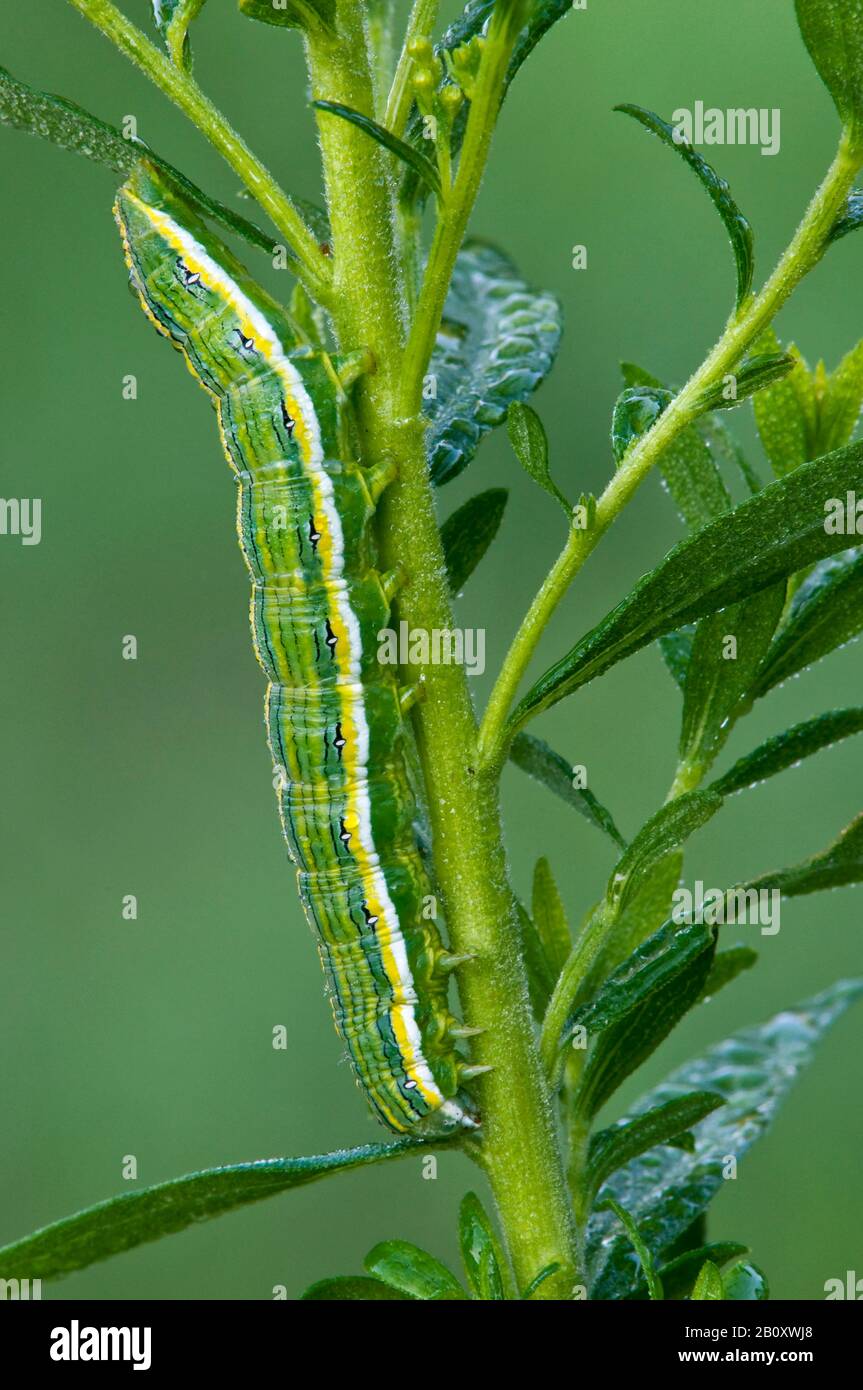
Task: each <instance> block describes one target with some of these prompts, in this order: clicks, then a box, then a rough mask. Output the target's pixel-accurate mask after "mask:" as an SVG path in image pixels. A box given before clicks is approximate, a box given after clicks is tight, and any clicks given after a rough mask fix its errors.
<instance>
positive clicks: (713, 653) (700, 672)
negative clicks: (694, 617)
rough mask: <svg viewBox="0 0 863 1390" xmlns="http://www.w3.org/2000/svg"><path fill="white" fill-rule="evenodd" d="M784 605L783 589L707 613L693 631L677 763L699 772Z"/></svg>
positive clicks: (730, 722) (723, 735) (721, 739)
mask: <svg viewBox="0 0 863 1390" xmlns="http://www.w3.org/2000/svg"><path fill="white" fill-rule="evenodd" d="M784 606H785V585H784V584H775V585H773V587H772V588H769V589H762V590H761V591H760V593H757V594H753V595H752V596H751V598H746V599H743V600H742V601H741V602H740V603H734V604H731V605H730V606H729V607H728V608H724V609H723V610H722V611H721V612H720V613H711V614H709V615H708V616H707V617H706V618H702V619H701V622H700V623H699V624H698V627H697V628H696V630H695V640H694V642H693V644H692V655H691V660H690V661H689V664H688V667H687V674H686V684H685V685H684V688H683V719H682V723H681V730H680V747H679V753H680V760H681V764H685V765H686V766H688V767H690V768H697V769H699V770H700V772H701V773H703V772H705V771H706V770H707V769H708V768H709V767H711V766H712V764H713V762H714V760H715V759H716V756H717V754H718V753H719V751H720V749H721V748H722V747H723V745H724V744H725V742H726V740H727V739H728V736H729V734H730V733H731V731H732V729H733V727H734V720H735V717H736V715H737V713H738V712H739V709H740V705H741V702H742V701H743V700H744V697H745V696H746V695H747V693H748V692H749V690H750V687H751V686H752V683H753V681H754V680H755V676H756V673H757V671H758V668H759V666H760V665H761V662H762V660H763V658H764V655H765V653H766V651H767V649H768V647H769V646H770V642H771V639H772V637H773V633H774V632H775V630H776V624H777V623H778V622H779V618H780V616H781V614H782V610H783V608H784Z"/></svg>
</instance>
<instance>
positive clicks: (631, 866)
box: [607, 790, 722, 911]
mask: <svg viewBox="0 0 863 1390" xmlns="http://www.w3.org/2000/svg"><path fill="white" fill-rule="evenodd" d="M721 805H722V797H721V796H717V794H716V792H714V791H707V790H699V791H693V792H687V793H686V795H684V796H678V797H675V799H674V800H673V801H669V802H666V804H665V805H664V806H662V807H660V809H659V810H658V811H657V812H656V814H655V815H653V816H651V818H650V820H648V821H647V822H646V824H645V825H643V826H642V828H641V830H639V832H638V834H637V835H636V837H635V839H634V840H633V841H632V843H631V844H630V845H629V847H628V848H627V850H626V851H625V853H624V854H623V855H622V857H621V859H620V860H619V862H618V864H617V865H616V866H615V869H614V873H613V874H612V876H611V879H610V880H609V883H608V889H607V896H608V900H609V902H610V903H612V904H614V905H615V906H616V908H617V910H618V911H622V909H623V908H624V907H625V906H626V904H627V903H628V902H629V901H630V900H631V899H632V898H634V897H635V895H636V893H638V891H639V889H640V888H641V887H642V885H643V884H644V883H645V882H646V881H647V878H648V875H649V874H650V872H651V870H652V869H653V867H654V865H655V864H656V863H657V862H658V860H660V859H661V858H663V857H664V856H665V855H666V854H668V852H669V850H673V849H677V847H678V846H679V845H682V844H684V843H685V842H686V840H688V839H689V836H690V835H692V834H694V832H695V831H696V830H698V829H700V827H701V826H702V825H706V824H707V822H708V821H709V820H710V818H711V816H714V815H715V814H716V812H717V811H718V810H719V808H720V806H721Z"/></svg>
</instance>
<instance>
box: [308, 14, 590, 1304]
mask: <svg viewBox="0 0 863 1390" xmlns="http://www.w3.org/2000/svg"><path fill="white" fill-rule="evenodd" d="M337 28H338V33H337V36H336V39H335V41H334V42H333V43H328V42H325V41H323V40H322V39H318V38H315V39H310V41H309V45H308V54H309V66H310V72H311V77H312V87H313V94H314V96H315V97H316V98H317V99H322V100H329V101H340V102H345V103H346V104H348V105H351V106H353V107H354V108H355V109H358V110H360V111H364V110H369V109H370V107H369V103H370V101H371V95H372V93H371V78H370V74H369V71H368V61H367V59H365V60H364V58H363V55H364V52H365V39H364V34H363V28H362V6H361V4H360V3H359V0H340V3H339V6H338V20H337ZM348 55H349V56H350V61H347V58H348ZM319 127H320V135H321V148H322V152H323V160H324V172H325V180H326V185H327V194H328V202H329V206H330V213H331V219H332V228H333V244H334V250H335V285H334V289H335V295H334V300H333V310H332V315H333V321H334V326H335V329H336V333H337V336H338V338H339V341H340V345H341V346H342V348H343V349H344V350H348V349H350V348H356V347H358V346H365V347H369V348H370V349H371V350H372V352H373V354H374V358H375V362H376V370H375V372H374V373H372V374H371V375H370V376H368V377H366V378H365V379H364V380H362V381H361V382H360V383H359V388H358V391H357V397H356V400H357V414H358V421H359V428H360V437H361V441H362V448H363V458H364V459H365V460H366V461H367V462H370V461H373V460H376V459H380V458H384V457H390V458H395V459H397V460H398V463H399V470H400V471H399V478H398V481H397V483H396V484H394V485H393V486H392V488H391V489H389V490H388V492H387V493H386V494H385V496H384V499H383V500H382V504H381V515H382V524H381V544H382V562H383V563H384V564H387V565H390V566H394V565H396V564H400V565H401V566H402V567H403V568H404V569H405V570H406V572H407V575H408V579H407V582H406V584H405V587H404V588H403V589H402V590H401V592H400V594H399V599H398V603H399V616H400V618H401V620H402V621H405V622H407V624H408V626H409V628H411V629H420V630H423V631H429V630H432V629H434V628H438V629H446V628H452V627H453V615H452V609H451V605H450V599H449V594H448V590H447V583H446V577H445V573H446V572H445V566H444V561H443V552H442V548H441V543H440V535H439V531H438V526H437V521H436V518H435V513H434V503H433V498H432V493H431V489H430V486H429V482H428V467H427V460H426V452H425V422H424V421H423V420H422V418H421V416H420V415H419V414H418V413H417V412H416V410H414V411H412V412H409V413H405V412H403V411H402V410H401V409H400V402H401V401H402V380H403V374H404V350H405V340H406V336H407V334H406V325H405V324H404V321H403V304H404V296H403V288H404V287H403V286H402V285H401V284H400V283H399V282H398V274H397V273H395V274H394V270H393V267H394V266H397V265H398V264H399V262H398V258H397V257H396V255H395V249H396V245H397V240H396V229H395V227H394V223H393V213H392V199H391V185H390V182H389V175H388V172H387V170H388V165H387V163H386V161H385V157H384V156H383V154H382V152H381V150H380V148H379V147H378V146H377V145H376V144H375V143H374V142H372V141H370V140H369V139H368V138H367V137H366V136H365V135H364V134H363V133H362V132H361V131H359V130H357V129H356V127H354V126H352V125H350V124H348V123H347V122H345V121H340V120H337V119H334V118H332V117H330V116H328V115H327V114H326V113H325V112H321V113H320V116H319ZM423 687H424V694H425V698H424V699H423V700H422V702H421V703H420V705H419V706H418V708H417V710H416V712H415V729H416V735H417V745H418V749H419V754H420V759H421V762H422V766H423V773H424V777H425V783H426V792H427V798H428V803H429V808H430V816H431V821H432V830H433V838H434V859H435V869H436V877H437V882H438V886H439V888H440V892H441V894H442V897H443V900H444V905H445V910H446V917H447V927H448V931H449V935H450V940H451V943H452V946H453V949H454V950H455V951H457V952H459V953H465V954H469V955H471V956H472V957H473V959H472V961H471V962H470V964H469V965H467V966H466V967H463V968H462V970H461V971H460V979H459V989H460V994H461V998H462V1002H463V1005H464V1009H465V1017H466V1019H467V1020H468V1021H469V1022H470V1024H471V1025H473V1026H475V1027H479V1028H483V1029H485V1030H486V1031H485V1032H484V1034H483V1035H482V1036H481V1037H479V1038H477V1040H476V1043H477V1045H476V1048H475V1059H476V1061H478V1062H479V1063H482V1064H485V1065H488V1066H490V1067H492V1068H493V1070H492V1071H491V1072H489V1073H488V1074H487V1075H486V1076H484V1077H483V1078H482V1081H481V1083H480V1109H481V1112H482V1117H483V1142H482V1151H483V1157H482V1162H483V1167H484V1169H485V1171H486V1172H487V1174H488V1176H489V1180H490V1183H491V1186H492V1190H493V1192H494V1196H495V1199H496V1202H497V1207H498V1211H499V1214H500V1219H501V1224H502V1227H503V1230H504V1234H505V1236H506V1240H507V1245H508V1248H509V1252H510V1256H511V1258H512V1262H513V1268H514V1271H515V1275H516V1279H517V1281H518V1284H519V1287H520V1288H524V1287H526V1285H527V1284H528V1283H529V1282H530V1281H531V1280H532V1279H533V1278H534V1277H535V1275H536V1274H537V1273H538V1272H539V1271H540V1270H541V1269H542V1268H543V1267H544V1266H546V1265H548V1264H550V1263H555V1262H556V1263H559V1265H560V1270H559V1271H558V1273H557V1274H556V1275H554V1276H552V1277H550V1278H549V1279H547V1280H545V1281H544V1282H543V1283H542V1284H541V1285H540V1287H539V1289H538V1290H537V1294H536V1297H537V1298H538V1299H541V1298H545V1299H565V1298H568V1297H570V1296H571V1292H572V1287H573V1284H574V1282H575V1281H576V1280H577V1279H578V1278H579V1275H578V1271H577V1267H576V1243H575V1235H574V1229H573V1221H572V1213H571V1209H570V1203H569V1199H568V1196H567V1191H566V1182H565V1176H564V1172H563V1164H562V1160H561V1155H560V1152H559V1148H558V1144H557V1138H556V1134H555V1128H554V1122H553V1115H552V1107H551V1101H550V1097H549V1093H548V1088H547V1086H546V1083H545V1078H544V1076H543V1073H542V1068H541V1065H540V1061H539V1055H538V1052H537V1048H536V1044H535V1040H534V1036H533V1025H532V1019H531V1014H530V1008H529V1002H528V995H527V982H526V977H525V970H524V963H523V961H522V958H521V953H520V949H519V945H518V931H517V927H516V923H515V920H514V911H513V899H512V894H511V891H510V889H509V885H508V882H507V873H506V863H505V855H504V850H503V844H502V839H501V833H500V822H499V816H498V808H497V804H496V795H495V790H494V787H493V786H489V785H487V784H486V783H485V782H484V781H483V780H482V779H480V778H478V777H477V776H476V773H475V763H474V757H473V750H474V748H475V743H476V732H477V729H476V720H475V717H474V713H473V707H472V703H471V698H470V694H469V690H468V684H467V679H466V676H465V672H464V669H463V668H462V667H460V666H455V665H453V666H446V665H439V666H429V667H428V668H426V669H425V671H424V673H423Z"/></svg>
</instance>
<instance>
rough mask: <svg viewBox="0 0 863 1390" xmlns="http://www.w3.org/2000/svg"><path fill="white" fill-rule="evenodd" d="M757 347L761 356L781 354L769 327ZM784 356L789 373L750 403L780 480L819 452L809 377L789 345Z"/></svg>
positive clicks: (794, 349) (763, 441)
mask: <svg viewBox="0 0 863 1390" xmlns="http://www.w3.org/2000/svg"><path fill="white" fill-rule="evenodd" d="M758 346H759V350H760V351H762V352H765V353H773V354H778V353H779V352H781V345H780V342H779V339H778V338H777V336H776V334H775V333H774V331H773V329H772V328H771V329H768V331H767V332H766V333H765V334H764V335H763V336H762V338H761V339H760V341H759V344H758ZM787 356H789V357H790V358H791V359H792V360H793V363H794V366H793V368H792V369H791V371H790V372H788V373H787V374H786V375H785V376H782V377H780V378H779V379H778V380H777V381H774V382H773V383H772V384H771V385H770V386H768V387H767V389H766V390H765V391H760V392H759V393H758V394H757V395H756V396H755V397H754V399H753V402H752V407H753V410H754V411H755V423H756V425H757V426H758V433H759V435H760V437H761V443H762V445H763V447H764V452H765V454H766V455H767V458H768V460H769V462H770V466H771V468H772V469H773V472H774V474H775V475H776V477H777V478H784V477H785V475H786V474H787V473H791V472H792V471H793V470H794V469H795V468H799V467H800V465H801V463H809V462H810V461H811V460H812V459H813V458H815V457H816V455H817V454H818V453H819V452H820V451H819V450H818V448H817V441H816V433H817V417H816V404H815V390H814V384H813V380H812V374H811V373H810V371H809V368H808V367H807V365H806V363H805V362H804V360H803V358H802V357H801V356H800V353H799V352H798V351H797V349H796V347H794V346H793V344H792V345H791V347H789V348H788V349H787Z"/></svg>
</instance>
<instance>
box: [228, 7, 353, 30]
mask: <svg viewBox="0 0 863 1390" xmlns="http://www.w3.org/2000/svg"><path fill="white" fill-rule="evenodd" d="M240 11H241V13H242V14H244V15H246V16H247V17H248V18H249V19H257V20H259V21H260V22H261V23H262V24H275V25H279V26H280V27H282V28H287V29H313V30H314V29H318V30H324V31H325V30H327V29H332V27H333V25H334V23H335V18H336V0H277V3H274V0H240Z"/></svg>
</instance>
